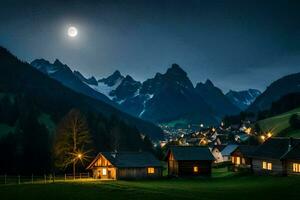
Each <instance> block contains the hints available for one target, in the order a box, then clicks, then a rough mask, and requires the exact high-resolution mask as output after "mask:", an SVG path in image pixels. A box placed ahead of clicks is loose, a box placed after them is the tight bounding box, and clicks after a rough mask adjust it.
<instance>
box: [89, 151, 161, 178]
mask: <svg viewBox="0 0 300 200" xmlns="http://www.w3.org/2000/svg"><path fill="white" fill-rule="evenodd" d="M87 169H88V170H92V172H93V177H94V178H96V179H115V180H116V179H140V178H158V177H161V176H162V165H161V163H160V161H159V160H157V159H156V158H155V157H154V155H152V154H151V153H149V152H101V153H99V154H98V155H97V156H96V158H95V159H94V160H93V161H92V162H91V164H90V165H89V166H88V167H87Z"/></svg>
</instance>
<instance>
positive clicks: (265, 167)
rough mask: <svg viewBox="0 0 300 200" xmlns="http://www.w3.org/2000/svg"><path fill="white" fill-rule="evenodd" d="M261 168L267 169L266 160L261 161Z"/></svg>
mask: <svg viewBox="0 0 300 200" xmlns="http://www.w3.org/2000/svg"><path fill="white" fill-rule="evenodd" d="M262 168H263V169H267V162H265V161H263V163H262Z"/></svg>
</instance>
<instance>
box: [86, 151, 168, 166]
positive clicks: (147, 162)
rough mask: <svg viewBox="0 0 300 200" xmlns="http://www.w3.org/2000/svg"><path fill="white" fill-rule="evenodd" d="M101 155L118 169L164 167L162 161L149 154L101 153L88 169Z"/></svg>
mask: <svg viewBox="0 0 300 200" xmlns="http://www.w3.org/2000/svg"><path fill="white" fill-rule="evenodd" d="M101 155H102V156H104V157H105V158H106V159H107V160H108V161H109V162H110V163H111V164H112V165H113V166H115V167H117V168H135V167H161V166H162V165H161V163H160V161H159V160H158V159H156V158H155V157H154V155H153V154H151V153H149V152H101V153H99V154H98V155H97V156H96V158H95V159H94V160H93V161H92V162H91V164H90V165H89V166H88V167H87V169H89V168H91V167H93V165H94V163H95V162H96V161H97V160H98V159H99V158H100V156H101Z"/></svg>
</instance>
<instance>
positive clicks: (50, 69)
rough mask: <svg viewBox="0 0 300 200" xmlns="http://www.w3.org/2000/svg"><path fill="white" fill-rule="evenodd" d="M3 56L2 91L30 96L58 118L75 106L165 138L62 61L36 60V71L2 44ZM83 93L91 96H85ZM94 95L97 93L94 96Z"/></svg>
mask: <svg viewBox="0 0 300 200" xmlns="http://www.w3.org/2000/svg"><path fill="white" fill-rule="evenodd" d="M0 55H1V57H0V61H1V62H0V67H1V76H0V77H1V81H0V83H1V84H0V86H1V87H0V93H1V94H2V93H3V94H12V95H14V96H18V95H26V96H29V97H30V101H32V102H30V103H28V104H30V105H31V104H33V105H34V107H35V108H36V109H37V110H38V111H39V113H46V114H49V116H51V118H53V119H56V120H57V119H58V118H61V117H62V116H63V115H64V114H66V113H67V112H68V111H70V110H71V109H72V108H78V109H81V110H84V111H86V112H91V113H94V114H98V115H99V116H103V120H104V121H105V120H107V119H110V118H112V117H116V118H118V119H120V120H121V121H122V123H123V122H124V123H125V124H126V125H127V126H130V127H132V128H137V129H138V130H139V132H140V133H143V134H145V135H148V136H150V137H151V138H152V139H161V138H163V133H162V130H161V129H160V128H159V127H157V126H155V125H154V124H153V123H150V122H146V121H143V120H141V119H139V118H136V117H133V116H131V115H129V114H127V113H124V112H122V111H120V110H118V109H116V108H115V107H114V106H111V105H110V104H107V103H106V102H105V101H108V102H110V103H111V104H112V103H113V102H111V101H110V99H109V98H107V97H106V96H105V95H103V94H101V93H99V92H97V91H95V90H93V89H92V88H90V87H89V86H88V85H86V84H84V83H83V82H81V80H80V79H79V78H78V76H75V75H74V73H73V72H72V71H71V70H70V68H69V67H67V66H66V65H63V64H62V63H61V62H60V61H58V60H56V61H55V62H54V63H53V64H51V63H49V62H47V61H45V60H36V61H35V62H34V63H33V64H34V65H35V66H36V67H37V69H38V70H36V69H35V68H33V67H32V65H29V64H27V63H23V62H21V61H19V60H18V59H17V58H16V57H15V56H13V55H12V54H10V53H9V52H8V51H7V50H6V49H4V48H2V47H0ZM38 64H39V65H38ZM40 71H41V72H42V73H41V72H40ZM75 74H76V72H75ZM48 76H50V77H53V78H49V77H48ZM54 79H56V80H60V81H56V80H54ZM62 83H63V84H62ZM78 91H79V92H78ZM84 93H87V94H88V95H83V94H84ZM93 95H96V96H95V97H94V96H93ZM91 97H94V98H91ZM100 99H103V100H100ZM23 103H26V102H23ZM28 106H29V105H28ZM102 123H103V124H102V126H103V127H107V126H108V124H107V123H106V122H102ZM97 134H103V133H97Z"/></svg>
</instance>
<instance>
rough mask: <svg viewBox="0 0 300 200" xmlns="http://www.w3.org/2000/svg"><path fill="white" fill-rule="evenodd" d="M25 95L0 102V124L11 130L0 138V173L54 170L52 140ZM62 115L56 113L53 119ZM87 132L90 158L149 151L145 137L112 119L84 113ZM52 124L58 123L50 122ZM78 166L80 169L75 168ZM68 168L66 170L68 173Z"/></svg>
mask: <svg viewBox="0 0 300 200" xmlns="http://www.w3.org/2000/svg"><path fill="white" fill-rule="evenodd" d="M27 98H28V97H26V95H22V96H15V97H11V96H9V95H8V96H4V97H2V98H1V99H0V113H1V115H0V124H2V125H3V124H5V125H7V126H9V127H13V129H14V130H13V131H10V132H8V133H7V134H3V133H2V134H3V135H2V136H1V138H0V152H1V156H0V173H11V174H19V173H20V174H31V173H35V174H44V173H50V172H52V171H53V170H56V169H55V168H54V165H53V155H52V149H53V138H54V137H55V134H56V131H54V132H51V130H49V128H47V124H46V123H45V122H41V121H40V120H39V119H40V118H41V116H42V114H44V113H43V112H42V111H41V110H39V109H38V108H37V107H36V106H35V105H34V103H33V102H30V101H29V100H28V99H27ZM60 115H61V116H62V117H63V115H62V114H61V113H56V114H54V115H53V116H56V117H57V116H60ZM84 115H85V116H86V118H87V123H88V128H89V132H90V134H91V135H92V141H93V145H92V146H93V148H92V149H93V151H92V152H91V153H90V156H91V157H93V156H94V155H95V154H96V153H97V152H99V151H114V150H127V151H138V150H148V151H149V150H150V151H151V150H152V144H151V142H150V140H149V138H148V137H145V138H142V137H141V136H140V134H139V131H138V130H137V129H136V128H134V127H130V126H128V125H127V124H126V123H125V122H123V121H122V120H120V119H119V118H118V117H116V116H111V117H110V118H106V117H104V116H102V115H100V114H99V113H93V112H85V113H84ZM51 119H52V121H53V123H54V124H57V123H59V120H54V119H55V117H51ZM79 167H80V166H79ZM68 170H69V169H67V171H68Z"/></svg>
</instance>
